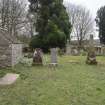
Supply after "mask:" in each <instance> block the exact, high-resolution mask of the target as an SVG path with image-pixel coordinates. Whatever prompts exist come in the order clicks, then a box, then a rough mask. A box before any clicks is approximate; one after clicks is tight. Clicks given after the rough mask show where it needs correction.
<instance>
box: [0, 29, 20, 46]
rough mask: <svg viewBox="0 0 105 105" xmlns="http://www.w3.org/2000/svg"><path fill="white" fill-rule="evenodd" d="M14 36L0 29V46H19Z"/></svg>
mask: <svg viewBox="0 0 105 105" xmlns="http://www.w3.org/2000/svg"><path fill="white" fill-rule="evenodd" d="M19 43H20V41H18V40H17V38H16V37H15V36H12V35H10V34H9V33H8V32H7V30H5V29H2V28H0V44H3V45H4V44H6V45H7V44H19Z"/></svg>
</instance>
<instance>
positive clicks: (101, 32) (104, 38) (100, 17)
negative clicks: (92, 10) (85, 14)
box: [96, 6, 105, 44]
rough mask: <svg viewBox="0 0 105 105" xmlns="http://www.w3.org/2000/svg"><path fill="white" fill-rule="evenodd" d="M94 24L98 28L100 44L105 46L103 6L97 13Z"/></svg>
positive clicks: (104, 11)
mask: <svg viewBox="0 0 105 105" xmlns="http://www.w3.org/2000/svg"><path fill="white" fill-rule="evenodd" d="M96 23H97V26H98V27H99V38H100V42H101V43H102V44H105V6H103V7H101V8H100V9H99V10H98V11H97V17H96Z"/></svg>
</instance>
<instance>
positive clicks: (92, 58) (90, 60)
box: [86, 35, 97, 65]
mask: <svg viewBox="0 0 105 105" xmlns="http://www.w3.org/2000/svg"><path fill="white" fill-rule="evenodd" d="M93 42H94V40H93V35H90V40H89V49H88V55H87V60H86V63H87V64H90V65H96V64H97V61H96V54H95V48H94V43H93Z"/></svg>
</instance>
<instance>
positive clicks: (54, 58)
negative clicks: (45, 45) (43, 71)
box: [50, 48, 58, 66]
mask: <svg viewBox="0 0 105 105" xmlns="http://www.w3.org/2000/svg"><path fill="white" fill-rule="evenodd" d="M50 51H51V63H50V65H53V66H56V65H57V63H58V62H57V48H51V49H50Z"/></svg>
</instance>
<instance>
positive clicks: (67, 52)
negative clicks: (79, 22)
mask: <svg viewBox="0 0 105 105" xmlns="http://www.w3.org/2000/svg"><path fill="white" fill-rule="evenodd" d="M66 54H67V55H70V54H71V46H70V42H69V40H68V41H67V45H66Z"/></svg>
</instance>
